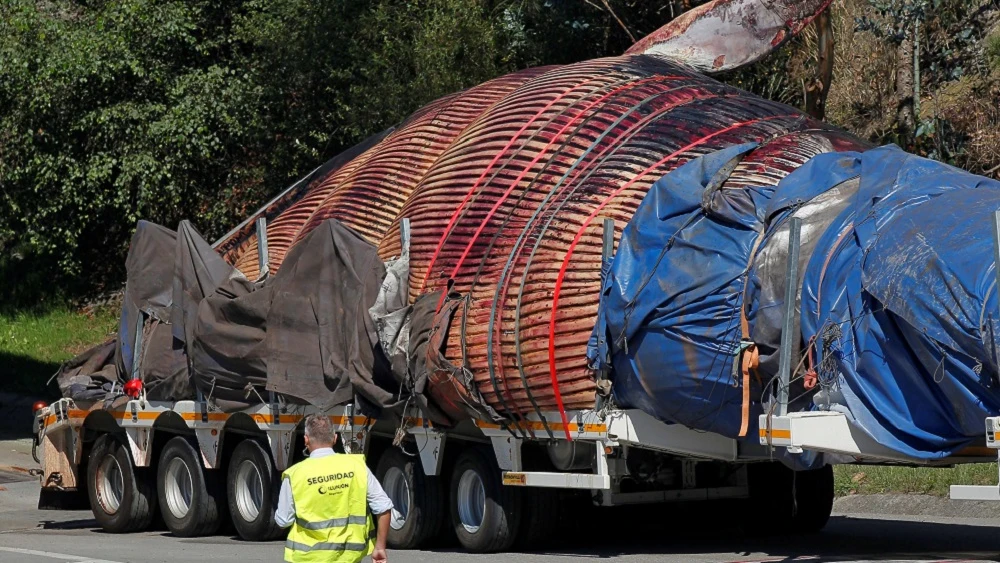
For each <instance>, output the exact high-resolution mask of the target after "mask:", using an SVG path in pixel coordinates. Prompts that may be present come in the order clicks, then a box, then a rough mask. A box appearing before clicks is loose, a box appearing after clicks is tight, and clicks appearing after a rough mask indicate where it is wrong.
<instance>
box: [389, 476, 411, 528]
mask: <svg viewBox="0 0 1000 563" xmlns="http://www.w3.org/2000/svg"><path fill="white" fill-rule="evenodd" d="M383 480H384V481H385V493H386V495H388V496H389V500H391V501H392V512H391V514H390V518H389V526H391V527H392V529H393V530H400V529H402V528H403V526H405V525H406V517H407V516H409V514H410V485H409V484H408V483H407V482H406V475H404V474H403V471H402V469H400V468H398V467H390V468H389V470H388V471H386V472H385V477H384V479H383Z"/></svg>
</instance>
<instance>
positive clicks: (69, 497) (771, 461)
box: [35, 219, 1000, 552]
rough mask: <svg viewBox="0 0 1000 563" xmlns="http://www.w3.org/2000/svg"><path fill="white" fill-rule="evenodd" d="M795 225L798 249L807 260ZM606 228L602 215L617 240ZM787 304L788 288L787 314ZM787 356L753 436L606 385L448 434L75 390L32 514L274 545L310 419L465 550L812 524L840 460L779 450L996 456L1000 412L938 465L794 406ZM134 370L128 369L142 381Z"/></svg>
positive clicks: (59, 419)
mask: <svg viewBox="0 0 1000 563" xmlns="http://www.w3.org/2000/svg"><path fill="white" fill-rule="evenodd" d="M792 223H793V229H792V236H791V237H790V238H789V247H790V252H789V253H790V255H796V254H797V251H798V244H799V240H798V229H797V228H796V227H795V225H796V224H797V220H796V219H793V220H792ZM998 224H1000V219H998ZM263 231H264V230H263V228H262V225H261V222H260V221H259V222H258V232H263ZM407 231H408V229H403V236H404V241H405V239H406V232H407ZM609 232H611V229H610V227H609V225H607V224H605V237H604V238H605V239H606V242H607V239H608V238H609V237H608V233H609ZM998 232H1000V229H998ZM261 247H262V248H266V241H262V244H261ZM998 249H1000V241H998ZM998 252H1000V250H998ZM261 254H262V256H261V257H260V261H261V264H262V266H266V253H264V252H262V253H261ZM605 254H606V255H610V244H605ZM796 263H797V262H796V260H790V261H789V266H788V268H789V271H788V272H787V277H788V279H796V275H797V274H796V271H795V268H796V266H795V264H796ZM788 286H789V287H791V284H789V285H788ZM794 302H795V300H794V296H786V301H785V303H786V305H785V311H784V317H785V322H786V324H787V323H788V322H789V319H790V318H791V315H793V314H794V307H793V304H794ZM787 333H788V334H791V328H790V327H789V328H788V330H787ZM136 339H137V340H136V346H137V348H138V346H141V343H140V340H139V335H138V334H137V336H136ZM790 348H791V346H790V342H787V341H785V340H784V339H783V341H782V347H781V356H782V358H781V364H782V365H781V367H780V373H779V374H778V376H777V381H776V384H775V388H774V389H772V391H774V392H773V394H772V396H771V401H772V404H773V405H775V406H776V410H774V411H773V412H770V413H769V414H765V415H761V416H760V417H759V421H758V423H759V441H757V442H755V441H753V440H742V441H738V440H735V439H731V438H727V437H725V436H722V435H719V434H714V433H711V432H704V431H697V430H692V429H690V428H687V427H685V426H682V425H680V424H668V423H664V422H662V421H659V420H657V419H656V418H654V417H652V416H650V415H648V414H646V413H645V412H643V411H641V410H638V409H618V408H615V407H614V406H613V404H612V402H610V401H608V400H607V399H606V397H605V396H602V395H601V394H600V393H598V394H596V395H595V402H594V405H595V406H594V408H593V409H587V410H575V411H569V412H567V413H565V415H566V417H565V419H564V418H563V417H562V414H563V413H554V412H541V411H538V412H535V413H532V414H529V415H528V416H527V417H526V418H525V419H523V420H518V421H507V422H505V423H503V424H493V423H488V422H483V421H478V420H466V421H464V422H461V423H459V424H458V425H456V426H455V427H453V428H440V427H437V426H435V425H434V424H432V423H431V422H430V421H429V420H427V419H426V418H424V417H422V415H421V413H420V411H419V410H418V409H416V408H409V409H406V410H405V412H404V413H403V414H402V416H393V417H388V418H383V419H375V418H371V417H368V416H364V415H362V414H360V412H359V411H358V410H357V409H356V408H355V407H354V405H353V404H348V405H344V406H340V407H336V408H333V409H330V410H327V411H324V412H320V411H319V410H318V409H316V408H314V407H311V406H306V405H302V404H297V403H292V402H286V401H284V400H283V399H282V397H281V396H279V395H275V394H271V395H269V398H268V401H267V402H262V403H260V404H257V405H255V406H252V407H249V408H246V409H243V410H237V411H231V412H224V411H222V410H220V409H219V408H218V407H216V406H215V405H214V404H213V403H211V402H210V401H207V400H204V399H203V398H201V396H200V395H199V398H198V399H197V400H184V401H148V400H146V399H145V396H144V392H143V391H142V390H141V388H140V392H139V395H138V396H127V395H124V394H122V395H120V396H118V397H117V398H116V399H114V400H112V401H95V402H89V403H86V402H74V401H73V400H72V399H68V398H64V399H61V400H59V401H57V402H55V403H53V404H52V405H49V406H46V407H44V408H41V409H39V410H38V411H37V412H36V417H35V446H36V450H38V451H40V457H39V462H40V464H41V471H40V478H41V485H42V488H41V493H40V498H39V507H40V508H64V507H67V506H76V507H86V506H89V507H90V509H91V510H92V511H93V513H94V517H95V519H96V520H97V522H98V523H99V524H100V525H101V527H102V528H103V529H105V530H106V531H108V532H118V533H121V532H130V531H138V530H142V529H145V528H146V527H148V526H149V525H150V524H151V523H152V522H153V521H154V519H155V518H156V515H157V514H159V515H160V516H161V517H162V520H163V522H164V523H165V524H166V527H167V528H168V529H170V530H171V531H172V532H173V533H174V534H176V535H179V536H193V535H206V534H211V533H214V532H215V531H217V530H218V529H219V528H220V527H222V526H223V525H224V524H225V522H226V521H228V520H231V522H232V525H233V527H234V528H235V530H236V532H237V534H238V535H239V536H240V537H242V538H243V539H246V540H271V539H276V538H278V537H280V536H281V535H282V534H283V530H281V529H280V528H278V526H277V525H276V523H275V521H274V508H275V504H276V502H277V496H278V486H279V479H280V474H281V472H282V471H283V470H284V469H286V468H287V467H289V466H290V465H292V464H293V463H295V462H297V461H298V460H300V459H302V458H303V457H304V453H303V451H302V450H303V447H304V441H303V430H302V424H301V423H302V421H303V419H304V418H305V417H306V416H307V415H309V414H322V415H325V416H329V417H330V420H331V422H332V423H333V425H334V428H335V430H336V433H337V435H338V446H337V447H338V449H339V450H340V451H343V452H349V453H363V454H365V455H366V458H367V462H368V465H369V467H370V468H371V470H372V471H374V472H375V474H376V476H377V477H378V479H379V480H380V482H381V483H382V485H383V487H384V488H385V489H386V492H387V494H388V495H389V497H390V498H391V499H392V501H393V504H394V506H395V508H394V509H393V512H392V519H391V528H390V533H389V538H388V543H389V545H390V546H391V547H394V548H416V547H420V546H421V545H425V544H426V543H428V542H429V541H431V540H434V539H435V538H438V537H440V536H449V535H451V534H454V536H456V537H457V540H458V542H459V543H460V544H461V545H462V546H463V547H464V548H465V549H467V550H469V551H476V552H481V551H502V550H505V549H508V548H510V547H512V546H513V545H514V544H515V542H518V543H519V544H520V545H521V546H525V545H529V544H530V543H531V542H532V541H534V540H539V539H544V538H546V537H547V536H548V535H550V534H551V533H552V531H553V530H554V529H555V527H556V526H558V525H559V524H560V523H562V522H564V521H567V520H569V521H572V520H573V519H572V518H563V513H564V512H565V513H566V515H568V514H569V511H571V510H577V509H579V508H581V507H583V506H586V505H595V506H605V507H606V506H622V505H639V504H656V503H666V502H698V501H700V502H709V501H724V502H737V503H747V504H748V506H747V511H741V514H744V515H746V514H753V515H754V516H753V517H747V518H742V519H741V521H742V522H743V524H744V525H745V527H747V528H749V529H751V530H752V531H760V532H776V531H777V532H809V531H817V530H819V529H821V528H822V527H823V526H824V525H825V524H826V521H827V520H828V518H829V516H830V512H831V510H832V507H833V494H834V492H833V471H832V468H831V466H830V465H826V466H824V467H822V468H821V469H816V470H812V471H799V472H793V471H791V470H790V469H787V468H786V467H785V466H784V465H783V464H782V463H780V462H778V461H775V459H776V457H777V456H779V455H792V456H794V455H796V454H802V453H804V452H806V451H811V452H820V453H824V454H826V455H827V458H826V459H827V461H829V462H832V463H859V464H902V465H924V466H950V465H955V464H960V463H982V462H991V461H996V460H997V448H1000V440H997V438H998V436H997V432H1000V417H997V418H991V419H988V420H987V422H986V423H987V432H986V436H985V438H984V439H983V441H982V443H981V444H979V443H977V444H975V445H974V446H973V447H970V448H966V449H964V450H962V451H960V452H958V453H956V454H955V455H953V456H950V457H947V458H944V459H937V460H930V461H928V460H920V459H915V458H908V457H906V456H903V455H901V454H899V453H898V452H894V451H893V450H891V449H889V448H886V447H885V446H883V445H881V444H878V443H877V442H875V441H874V440H872V439H871V438H870V437H869V436H868V435H867V434H866V433H865V432H864V431H862V430H860V429H859V428H857V427H855V426H853V425H852V424H851V422H850V420H849V418H848V417H847V415H845V414H843V413H839V412H830V411H811V412H791V413H790V412H788V393H787V389H788V388H789V381H790V378H791V373H790V371H791V370H790V366H789V365H790V361H791V353H790ZM136 373H137V368H136V367H135V366H133V379H134V378H135V377H136V376H135V374H136ZM606 375H607V374H604V373H600V374H598V379H604V378H605V377H606ZM599 383H600V382H599ZM599 388H600V386H599ZM262 400H263V399H262ZM563 420H565V421H566V422H562V421H563ZM557 421H558V422H557ZM529 490H530V491H531V493H530V494H528V493H527V491H529ZM952 497H953V498H975V499H982V498H990V499H994V500H1000V487H962V486H955V487H953V488H952ZM751 511H752V512H751Z"/></svg>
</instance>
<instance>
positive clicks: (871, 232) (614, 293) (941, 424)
mask: <svg viewBox="0 0 1000 563" xmlns="http://www.w3.org/2000/svg"><path fill="white" fill-rule="evenodd" d="M754 148H755V146H754V145H742V146H739V147H732V148H730V149H726V150H723V151H719V152H717V153H713V154H710V155H706V156H704V157H701V158H699V159H695V160H693V161H691V162H689V163H687V164H686V165H684V166H682V167H680V168H678V169H677V170H675V171H673V172H671V173H669V174H667V175H666V176H665V177H664V178H662V179H661V180H659V181H658V182H657V183H656V184H654V186H653V187H652V188H651V189H650V191H649V194H648V195H647V196H646V198H645V199H644V201H643V202H642V204H641V205H640V207H639V209H638V210H637V211H636V214H635V216H634V217H633V219H632V221H631V222H630V223H629V224H628V225H627V226H626V228H625V230H624V231H623V234H622V239H621V242H620V244H619V247H618V250H617V252H616V255H615V257H614V259H613V261H612V263H611V264H610V265H608V266H607V267H606V269H607V276H606V280H605V284H604V288H603V291H602V295H601V305H600V313H599V320H598V324H597V327H596V328H595V334H594V338H592V340H591V347H590V359H591V361H592V362H593V363H594V365H595V367H602V365H603V364H604V363H606V362H608V361H609V362H610V366H611V368H612V380H613V390H614V396H615V400H616V401H617V403H618V404H619V405H620V406H622V407H627V408H639V409H642V410H644V411H646V412H648V413H650V414H651V415H653V416H656V417H657V418H660V419H661V420H665V421H668V422H674V423H680V424H684V425H686V426H689V427H692V428H696V429H700V430H706V431H713V432H718V433H720V434H723V435H726V436H731V437H735V436H736V435H737V433H738V429H739V426H740V414H741V402H742V401H741V395H742V389H741V387H740V384H741V383H740V381H739V380H738V379H739V378H737V377H734V373H733V370H732V362H733V357H734V354H735V352H736V350H737V348H738V346H739V342H740V337H741V331H740V326H739V308H740V306H741V303H742V299H743V296H744V286H745V285H746V284H749V286H748V287H747V290H746V291H747V292H746V298H747V300H748V301H747V310H748V319H749V321H750V323H751V326H752V334H758V333H760V332H761V331H760V329H761V326H759V325H760V324H762V323H771V324H773V323H775V322H776V319H778V318H780V315H779V316H775V315H773V314H771V313H768V314H767V315H762V314H761V307H763V308H764V309H763V310H764V311H765V312H768V311H774V310H781V307H780V306H781V305H782V303H780V302H775V301H774V299H773V296H774V295H775V294H776V293H775V292H773V291H771V292H770V293H769V292H768V291H766V290H768V289H769V285H768V284H774V283H778V282H777V281H775V280H774V279H772V278H773V277H774V273H773V272H769V271H766V270H764V269H763V266H761V265H760V262H758V261H755V263H754V266H753V267H752V268H750V270H749V271H748V268H747V264H748V262H749V259H750V252H751V249H752V248H753V245H754V244H755V242H756V241H757V238H758V237H762V238H761V247H762V248H764V249H767V248H768V245H771V244H775V245H777V244H778V241H779V239H780V237H778V236H776V233H778V232H779V231H780V229H781V228H782V226H784V225H785V224H786V221H787V220H788V218H789V217H790V216H791V215H792V214H793V213H796V214H797V215H798V216H801V214H802V213H803V212H806V211H808V212H810V213H813V212H814V211H812V210H811V208H810V207H809V206H808V204H809V202H813V203H814V205H813V208H816V209H819V211H818V213H825V214H826V215H823V216H822V217H821V220H819V221H817V220H816V219H817V217H816V216H813V217H812V219H813V221H812V223H811V228H812V229H814V232H811V233H810V236H811V237H812V238H811V243H810V245H814V246H810V248H809V251H810V252H811V254H809V253H807V254H805V255H804V256H803V260H805V266H804V271H803V273H802V276H801V277H800V281H801V283H802V286H801V287H800V288H798V289H800V290H801V317H800V319H799V320H800V327H801V335H800V336H801V342H802V343H803V344H804V343H808V342H810V341H812V340H813V339H814V338H815V350H814V358H815V362H816V366H817V369H818V371H819V377H820V383H821V384H820V388H822V390H823V391H824V392H823V393H821V394H819V395H818V396H819V397H822V400H818V402H819V403H820V404H818V405H816V404H813V403H812V402H811V401H808V400H807V401H806V402H805V403H804V404H800V405H798V406H797V408H803V409H817V408H818V409H831V410H838V411H841V412H845V413H847V414H848V415H849V416H850V417H851V420H852V421H853V422H854V424H856V425H857V426H858V427H859V428H860V429H862V430H863V431H865V432H867V433H868V434H869V435H871V436H872V437H873V438H874V439H875V440H876V441H878V442H879V443H881V444H883V445H885V446H887V447H889V448H892V449H893V450H895V451H897V452H899V453H901V454H904V455H907V456H911V457H914V458H918V459H933V458H940V457H944V456H947V455H950V454H952V453H954V452H955V451H957V450H958V449H961V448H962V447H964V446H966V445H968V443H969V442H970V441H971V440H972V439H974V438H977V437H979V436H981V435H982V433H983V419H984V418H985V417H986V416H989V415H996V414H1000V383H998V380H997V373H998V369H997V366H998V364H997V350H998V349H1000V335H998V331H1000V304H998V302H997V292H996V287H995V282H994V280H995V273H994V264H993V262H994V260H993V238H992V234H991V218H990V214H991V213H992V212H993V211H994V210H996V209H998V208H1000V182H995V181H992V180H988V179H986V178H982V177H978V176H975V175H972V174H969V173H967V172H964V171H961V170H958V169H955V168H952V167H949V166H946V165H944V164H941V163H938V162H934V161H930V160H926V159H922V158H918V157H915V156H912V155H909V154H907V153H905V152H903V151H901V150H899V149H898V148H896V147H883V148H880V149H874V150H871V151H867V152H865V153H841V154H835V153H834V154H824V155H820V156H817V157H815V158H814V159H812V160H811V161H810V162H809V163H807V164H806V165H805V166H803V167H801V168H800V169H798V170H797V171H795V172H793V173H792V174H790V175H789V176H788V177H786V178H785V179H784V180H783V181H782V182H781V183H779V185H778V186H777V188H776V189H774V190H767V189H760V188H755V189H745V190H738V189H734V190H729V189H723V190H719V189H718V187H719V185H720V184H721V183H722V181H724V180H725V177H727V176H728V174H729V172H730V171H731V170H732V166H733V163H735V162H738V160H739V159H740V158H741V156H742V155H744V154H746V153H747V152H749V151H751V150H753V149H754ZM852 178H853V179H854V180H855V181H856V182H859V183H858V184H857V188H856V192H846V191H845V192H843V193H845V194H847V195H845V196H842V200H841V205H840V207H837V208H836V209H835V210H834V211H832V212H831V207H830V206H826V207H824V206H816V205H815V202H816V201H819V200H818V199H817V198H819V197H821V196H822V194H825V193H827V192H828V191H829V190H831V189H832V188H834V187H837V186H840V185H842V184H843V183H845V182H846V181H847V180H850V179H852ZM713 197H714V198H715V201H716V203H715V204H710V203H709V202H710V200H711V199H712V198H713ZM720 197H721V199H720ZM844 198H849V199H844ZM718 201H724V202H729V203H731V205H730V204H722V205H720V204H718ZM841 209H842V210H841ZM786 241H787V236H786V238H785V239H783V240H781V244H787V242H786ZM775 249H777V247H775ZM775 249H772V250H775ZM779 281H780V283H783V278H782V279H781V280H779ZM782 294H783V293H782ZM768 295H770V296H771V297H767V296H768ZM765 297H767V299H765ZM772 308H776V309H772ZM755 325H756V326H755ZM771 328H775V329H779V328H780V327H771ZM762 367H763V366H762ZM760 375H761V377H762V379H763V381H768V380H769V379H770V378H771V377H772V376H773V375H774V374H773V373H761V374H760ZM756 387H757V388H755V389H754V391H755V393H754V396H753V399H754V405H753V406H754V413H755V414H756V413H757V412H760V405H759V404H758V403H759V398H760V394H759V391H760V389H759V385H757V386H756ZM755 418H756V416H753V417H752V419H751V420H752V421H755ZM752 428H753V426H752ZM751 436H754V434H751Z"/></svg>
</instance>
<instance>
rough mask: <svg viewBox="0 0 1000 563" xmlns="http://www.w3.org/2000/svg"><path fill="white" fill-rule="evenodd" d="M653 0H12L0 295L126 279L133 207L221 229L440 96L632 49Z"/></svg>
mask: <svg viewBox="0 0 1000 563" xmlns="http://www.w3.org/2000/svg"><path fill="white" fill-rule="evenodd" d="M649 4H650V3H647V2H641V1H639V0H613V1H610V2H602V5H603V6H599V5H598V4H597V3H582V2H563V1H557V0H518V1H517V2H515V1H513V0H500V1H494V0H416V1H411V2H392V1H390V0H340V1H337V2H326V1H320V0H92V1H88V2H79V1H75V0H42V1H38V0H7V1H6V2H3V3H0V108H2V109H3V111H0V301H8V302H10V301H13V302H15V303H22V304H23V303H31V302H34V301H35V300H36V299H38V298H39V297H40V296H41V297H52V296H53V295H56V294H58V293H59V292H58V291H56V290H55V288H57V287H58V288H60V290H61V291H64V292H65V293H66V294H67V295H66V296H73V295H80V294H90V293H94V292H99V291H104V290H107V289H115V288H117V287H119V286H120V284H121V282H122V281H123V274H124V272H123V263H124V255H125V252H126V250H127V246H128V241H129V238H130V234H131V232H132V229H133V226H134V225H135V222H136V221H137V220H138V219H148V220H151V221H154V222H157V223H161V224H164V225H167V226H173V225H175V224H176V223H177V222H178V221H179V220H180V219H182V218H190V219H192V220H193V222H194V223H195V224H196V225H197V226H198V227H199V228H200V229H201V230H202V231H203V233H204V234H205V235H206V236H207V237H208V238H212V237H214V236H217V235H219V234H221V233H223V232H225V231H226V230H227V229H228V228H229V227H231V226H232V225H233V224H235V223H236V222H238V221H239V220H240V219H242V218H243V217H244V216H245V215H246V214H247V213H248V212H250V211H252V210H253V209H254V208H255V207H256V206H257V205H259V204H260V203H261V202H262V201H264V200H266V199H267V198H268V196H270V195H273V194H274V193H276V192H277V191H279V190H280V189H282V188H284V187H285V186H287V185H288V184H289V183H290V182H291V181H293V180H294V179H295V178H297V177H299V176H301V175H302V174H304V173H305V172H307V171H308V170H311V169H312V168H314V167H315V166H317V165H318V164H320V163H321V162H323V161H324V160H325V159H327V158H329V157H331V156H333V155H335V154H336V153H337V152H339V151H340V150H343V149H344V148H347V147H349V146H350V145H352V144H354V143H355V142H357V141H358V140H360V139H362V138H364V137H366V136H368V135H369V134H371V133H373V132H376V131H380V130H382V129H384V128H385V127H387V126H390V125H393V124H395V123H398V122H399V121H401V120H402V119H404V118H405V117H406V116H407V115H408V114H410V113H411V112H412V111H414V110H416V109H417V108H419V107H420V106H421V105H423V104H425V103H427V102H429V101H431V100H433V99H435V98H437V97H440V96H443V95H446V94H449V93H451V92H454V91H456V90H460V89H463V88H467V87H470V86H474V85H476V84H478V83H481V82H483V81H485V80H487V79H490V78H493V77H495V76H498V75H500V74H504V73H506V72H510V71H512V70H515V69H517V68H523V67H525V66H531V65H537V64H551V63H568V62H573V61H576V60H582V59H586V58H593V57H597V56H603V55H606V54H619V53H621V52H622V51H624V50H625V49H626V48H627V47H628V46H629V45H630V44H631V42H632V39H631V38H630V37H629V33H632V34H633V35H636V36H641V35H642V34H644V33H647V32H649V31H652V30H653V29H655V28H656V27H658V26H659V25H662V24H663V23H665V21H666V20H668V19H669V18H671V17H673V15H674V14H673V12H672V11H671V10H673V9H674V8H673V7H672V5H671V4H670V3H666V4H664V3H659V2H657V3H653V4H656V5H655V6H650V5H649ZM677 11H678V12H679V11H680V10H679V9H677ZM56 296H57V297H59V295H56Z"/></svg>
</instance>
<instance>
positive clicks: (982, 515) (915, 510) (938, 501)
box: [833, 494, 1000, 520]
mask: <svg viewBox="0 0 1000 563" xmlns="http://www.w3.org/2000/svg"><path fill="white" fill-rule="evenodd" d="M833 513H834V514H837V515H843V516H850V515H865V516H871V515H875V516H928V517H934V518H976V519H983V520H1000V502H991V501H981V500H951V499H948V498H942V497H936V496H931V495H919V494H895V495H894V494H878V495H850V496H846V497H840V498H838V499H836V500H835V501H834V503H833Z"/></svg>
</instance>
